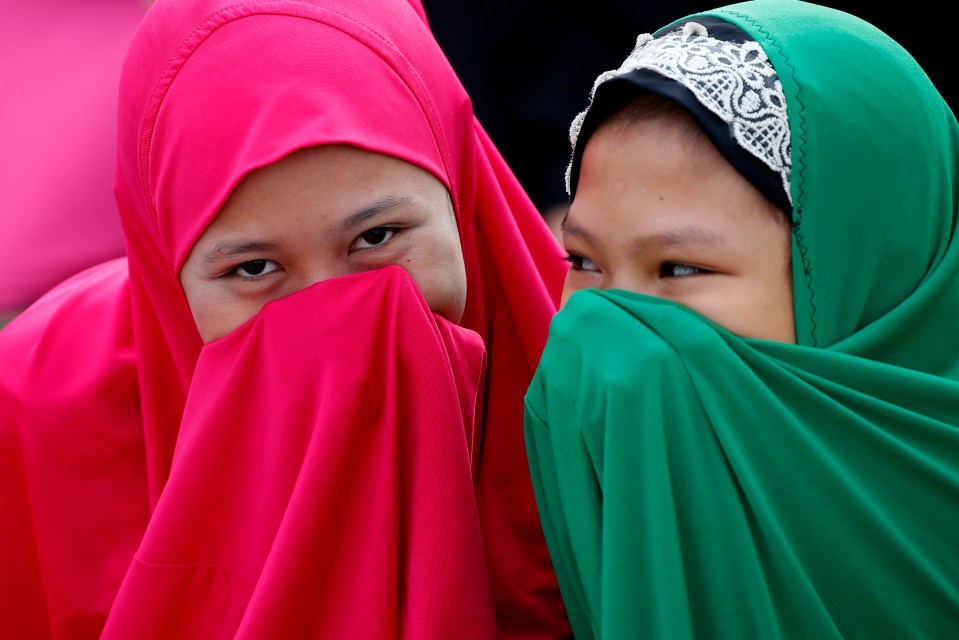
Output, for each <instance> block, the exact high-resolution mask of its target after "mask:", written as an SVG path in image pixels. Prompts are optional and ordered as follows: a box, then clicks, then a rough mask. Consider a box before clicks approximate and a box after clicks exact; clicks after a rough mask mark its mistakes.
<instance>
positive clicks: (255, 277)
mask: <svg viewBox="0 0 959 640" xmlns="http://www.w3.org/2000/svg"><path fill="white" fill-rule="evenodd" d="M256 262H264V263H265V262H272V263H273V264H276V262H274V261H273V260H269V259H267V258H257V259H256V260H247V261H245V262H241V263H240V264H238V265H235V266H234V267H233V268H231V269H230V270H229V271H227V272H226V275H227V276H228V277H232V278H238V279H240V280H243V281H244V282H254V281H256V280H260V279H262V278H265V277H267V276H268V275H270V274H271V273H273V272H274V271H276V270H277V269H273V270H272V271H267V272H266V273H258V274H254V275H249V276H243V275H240V274H239V273H238V271H239V270H240V269H243V268H244V267H245V266H247V265H252V264H253V263H256ZM277 267H279V265H277Z"/></svg>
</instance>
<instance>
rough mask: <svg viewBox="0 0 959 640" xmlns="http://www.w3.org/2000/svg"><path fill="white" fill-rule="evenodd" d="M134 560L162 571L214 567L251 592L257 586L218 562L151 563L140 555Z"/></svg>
mask: <svg viewBox="0 0 959 640" xmlns="http://www.w3.org/2000/svg"><path fill="white" fill-rule="evenodd" d="M134 558H135V559H136V561H137V562H140V563H142V564H145V565H147V566H148V567H157V568H160V569H172V568H174V567H193V566H200V567H213V568H214V569H222V570H224V571H226V572H227V573H229V574H230V575H232V576H234V577H236V578H237V579H238V580H240V581H241V582H243V584H245V585H246V586H248V587H249V588H250V589H251V590H252V589H255V588H256V585H255V584H254V583H252V582H250V581H249V580H247V579H246V578H244V577H243V576H242V575H240V574H239V573H237V572H236V571H235V570H234V569H231V568H230V567H227V566H224V565H222V564H218V563H216V562H199V561H194V560H186V561H184V562H150V561H149V560H144V559H143V557H142V556H141V555H140V554H139V553H137V554H136V555H135V556H134Z"/></svg>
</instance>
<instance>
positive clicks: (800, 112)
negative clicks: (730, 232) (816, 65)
mask: <svg viewBox="0 0 959 640" xmlns="http://www.w3.org/2000/svg"><path fill="white" fill-rule="evenodd" d="M722 13H725V14H727V15H732V16H736V17H737V18H739V19H741V20H743V21H745V22H748V23H749V24H751V25H753V26H754V27H755V28H756V29H757V30H758V31H759V32H760V33H762V34H763V35H764V36H765V37H766V40H767V41H768V42H769V44H770V45H772V46H774V47H775V48H776V50H777V51H778V52H779V55H780V58H781V59H782V61H783V64H784V65H786V67H787V68H788V69H789V75H790V77H792V80H793V84H794V85H795V86H796V105H797V110H796V116H797V117H796V120H797V121H798V122H799V131H798V132H797V133H798V135H797V136H796V140H797V144H796V145H795V146H794V147H793V148H794V149H798V150H799V154H798V155H799V163H798V166H794V167H793V169H795V171H794V172H793V176H796V177H797V178H798V179H797V180H796V201H795V205H794V207H793V211H794V212H795V217H794V219H793V225H792V227H793V235H794V237H795V238H796V245H797V246H798V247H799V259H800V260H801V261H802V268H803V269H802V270H803V275H804V276H805V278H806V289H807V291H808V292H809V322H810V325H811V329H810V335H809V337H810V339H811V340H812V346H814V347H818V346H819V340H818V338H817V337H816V330H817V329H818V325H817V323H816V291H815V289H814V288H813V283H812V280H813V273H812V271H813V269H812V264H811V263H810V261H809V248H808V247H807V245H806V240H805V236H804V235H803V232H802V223H803V204H802V203H803V201H804V198H803V194H804V191H805V182H806V180H805V176H806V154H805V152H804V147H805V144H806V115H805V105H804V104H803V100H802V86H801V85H800V84H799V82H798V81H797V80H796V69H795V67H793V65H792V63H791V62H790V61H789V56H788V55H787V54H786V52H785V51H784V50H783V48H782V46H780V44H779V41H778V40H777V39H776V37H775V36H773V35H772V34H771V33H769V32H768V31H767V30H766V29H764V28H763V26H762V25H761V24H759V23H758V22H756V20H754V19H753V18H751V17H750V16H747V15H743V14H741V13H738V12H735V11H723V12H722Z"/></svg>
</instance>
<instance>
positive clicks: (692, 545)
mask: <svg viewBox="0 0 959 640" xmlns="http://www.w3.org/2000/svg"><path fill="white" fill-rule="evenodd" d="M933 36H935V34H934V33H930V37H933ZM571 140H572V143H573V158H572V162H571V163H570V168H569V172H568V176H567V178H568V189H569V193H570V196H571V199H572V203H571V207H570V210H569V213H568V215H567V219H566V221H565V230H564V242H565V244H566V249H567V251H568V252H569V253H570V256H569V260H570V262H571V263H572V264H571V268H570V273H569V275H568V277H567V281H566V288H565V291H564V303H565V304H564V307H563V308H562V310H561V311H560V312H559V314H557V316H556V317H555V319H554V320H553V324H552V326H551V331H550V338H549V342H548V343H547V346H546V350H545V352H544V354H543V357H542V360H541V362H540V366H539V369H538V371H537V373H536V375H535V377H534V379H533V382H532V385H531V387H530V389H529V392H528V394H527V397H526V439H527V447H528V455H529V460H530V465H531V471H532V476H533V484H534V488H535V491H536V498H537V502H538V505H539V508H540V514H541V517H542V521H543V525H544V529H545V532H546V537H547V542H548V545H549V548H550V552H551V554H552V558H553V562H554V565H555V568H556V571H557V575H558V577H559V582H560V587H561V590H562V592H563V597H564V600H565V602H566V607H567V611H568V613H569V616H570V619H571V621H572V624H573V629H574V631H575V634H576V637H577V638H578V639H580V640H582V639H587V638H599V637H602V638H613V639H617V640H618V639H621V638H660V639H666V640H681V639H683V638H729V639H737V640H739V639H744V638H763V639H767V638H809V639H816V640H821V639H828V638H868V639H876V638H896V639H900V638H933V639H938V638H947V637H959V553H957V549H959V231H957V226H959V221H957V197H959V179H957V178H959V176H957V160H959V125H957V122H956V118H955V116H954V114H953V113H952V111H951V110H950V109H949V107H948V106H947V105H946V103H945V101H944V100H943V98H942V97H941V96H940V94H939V92H938V91H937V90H936V88H935V87H934V86H933V84H932V83H931V82H930V80H929V78H928V77H927V75H926V74H925V73H924V72H923V70H922V69H921V68H920V67H919V66H918V64H917V63H916V62H915V60H914V59H913V58H912V56H910V55H909V54H908V53H907V52H906V51H905V50H903V49H902V48H901V47H900V46H899V45H898V44H896V43H895V42H894V41H892V40H891V39H890V38H889V37H888V36H886V35H885V34H883V33H882V32H880V31H879V30H878V29H876V28H875V27H873V26H871V25H869V24H867V23H865V22H864V21H862V20H860V19H858V18H856V17H854V16H851V15H849V14H847V13H843V12H840V11H837V10H833V9H829V8H825V7H822V6H817V5H814V4H810V3H806V2H802V1H800V0H754V1H751V2H744V3H740V4H734V5H729V6H726V7H723V8H720V9H717V10H714V11H708V12H704V13H701V14H697V15H693V16H689V17H687V18H684V19H683V20H680V21H678V22H676V23H673V24H671V25H669V26H667V27H665V28H663V29H661V30H659V31H658V32H656V33H655V34H653V35H652V36H649V35H645V36H640V38H639V40H638V41H637V47H636V49H635V50H634V51H633V53H632V54H631V55H630V56H629V58H627V60H626V61H625V62H624V63H623V65H622V67H620V69H618V70H615V71H610V72H607V73H604V74H602V75H601V76H600V77H599V78H598V79H597V82H596V84H595V86H594V88H593V93H592V95H591V102H590V105H589V107H588V108H587V110H586V111H585V112H584V113H583V114H581V115H580V116H579V117H577V119H576V120H575V121H574V123H573V127H572V129H571Z"/></svg>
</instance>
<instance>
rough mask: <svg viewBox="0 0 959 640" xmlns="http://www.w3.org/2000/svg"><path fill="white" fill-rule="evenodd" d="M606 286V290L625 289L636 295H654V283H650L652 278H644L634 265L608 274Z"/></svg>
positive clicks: (625, 266)
mask: <svg viewBox="0 0 959 640" xmlns="http://www.w3.org/2000/svg"><path fill="white" fill-rule="evenodd" d="M627 264H628V263H627ZM604 284H605V285H606V286H605V287H604V288H605V289H623V290H624V291H632V292H634V293H642V294H646V295H654V293H653V282H651V281H650V278H648V277H646V276H644V275H643V273H642V272H641V271H640V270H639V269H638V268H635V267H633V266H632V265H628V266H627V265H624V266H622V267H621V268H618V269H616V270H615V271H613V272H612V273H610V274H607V278H606V282H605V283H604Z"/></svg>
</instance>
